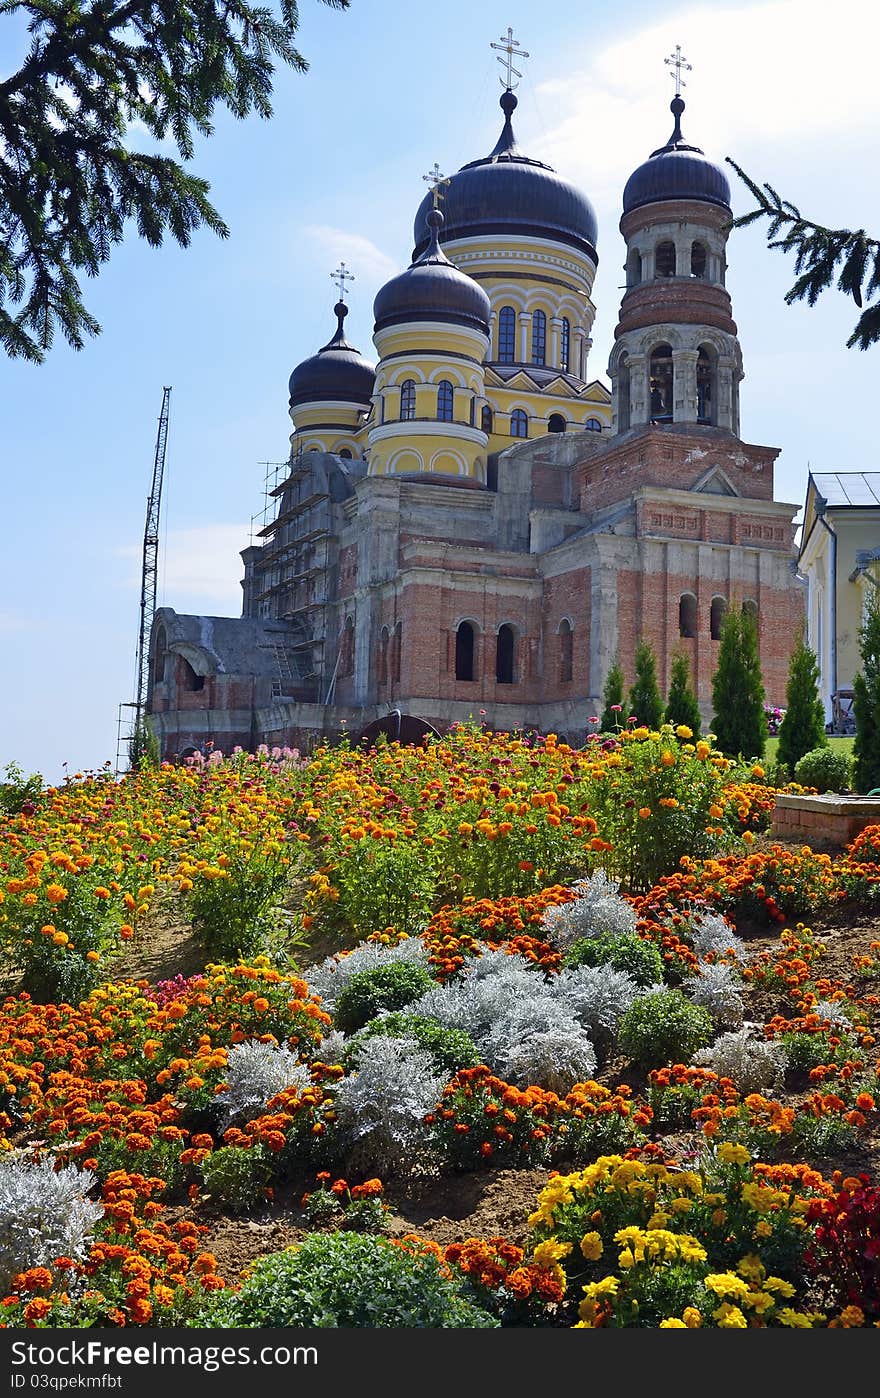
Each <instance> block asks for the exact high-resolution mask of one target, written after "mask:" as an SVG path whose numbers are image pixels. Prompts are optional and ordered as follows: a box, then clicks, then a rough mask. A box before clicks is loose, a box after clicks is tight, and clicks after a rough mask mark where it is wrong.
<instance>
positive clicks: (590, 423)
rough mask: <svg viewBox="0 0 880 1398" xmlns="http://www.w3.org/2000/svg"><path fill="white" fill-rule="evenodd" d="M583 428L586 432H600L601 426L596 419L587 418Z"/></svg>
mask: <svg viewBox="0 0 880 1398" xmlns="http://www.w3.org/2000/svg"><path fill="white" fill-rule="evenodd" d="M584 427H585V428H586V430H587V431H588V432H601V431H602V424H601V422H600V421H599V419H598V418H597V417H588V418H587V420H586V422H585V423H584Z"/></svg>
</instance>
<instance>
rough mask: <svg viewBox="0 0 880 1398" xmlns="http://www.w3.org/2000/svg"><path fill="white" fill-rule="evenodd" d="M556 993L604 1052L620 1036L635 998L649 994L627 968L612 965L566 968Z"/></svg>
mask: <svg viewBox="0 0 880 1398" xmlns="http://www.w3.org/2000/svg"><path fill="white" fill-rule="evenodd" d="M554 989H555V991H556V995H557V997H558V999H559V1001H560V1003H561V1004H562V1005H564V1006H565V1008H566V1009H568V1010H570V1011H571V1013H572V1014H573V1015H574V1016H575V1017H576V1019H578V1020H579V1022H580V1023H581V1024H582V1025H583V1027H584V1029H585V1030H586V1032H587V1034H588V1035H589V1036H590V1038H591V1039H592V1041H593V1043H594V1044H595V1045H596V1046H597V1047H598V1048H599V1049H600V1050H602V1051H603V1052H605V1051H607V1050H608V1049H610V1048H611V1047H612V1046H613V1044H614V1042H615V1040H616V1038H617V1026H618V1024H619V1023H620V1021H621V1019H622V1018H623V1016H624V1014H625V1013H626V1011H627V1010H628V1009H629V1007H630V1005H631V1004H632V1003H633V1001H634V1000H638V999H639V997H640V996H643V995H646V994H648V991H649V990H650V989H651V987H648V989H647V990H646V989H645V987H643V986H638V985H637V984H636V982H635V981H634V980H633V978H632V976H628V975H627V974H626V972H625V971H615V970H614V969H613V967H611V966H607V965H606V966H578V967H576V968H575V969H574V970H570V971H562V972H561V973H560V975H559V977H558V978H557V981H556V984H555V987H554Z"/></svg>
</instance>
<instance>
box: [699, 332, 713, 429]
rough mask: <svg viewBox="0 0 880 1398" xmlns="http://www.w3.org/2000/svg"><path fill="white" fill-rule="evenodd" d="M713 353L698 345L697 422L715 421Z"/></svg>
mask: <svg viewBox="0 0 880 1398" xmlns="http://www.w3.org/2000/svg"><path fill="white" fill-rule="evenodd" d="M715 380H716V374H715V355H714V354H713V353H712V351H710V350H707V349H706V348H705V346H704V345H701V346H700V350H699V354H698V356H697V422H706V423H712V422H714V421H715Z"/></svg>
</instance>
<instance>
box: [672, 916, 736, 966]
mask: <svg viewBox="0 0 880 1398" xmlns="http://www.w3.org/2000/svg"><path fill="white" fill-rule="evenodd" d="M682 930H683V931H685V932H689V933H690V938H691V941H692V943H693V947H694V951H695V952H696V953H697V956H698V957H699V959H700V960H701V961H703V960H704V959H705V958H706V957H707V956H722V955H723V954H724V953H725V952H729V951H733V953H734V955H735V957H736V959H737V961H747V960H748V951H747V949H746V944H745V942H744V941H743V939H742V937H738V936H737V935H736V933H735V932H734V930H733V928H732V927H731V925H730V923H729V922H728V921H727V919H726V918H724V917H722V916H721V914H720V913H696V914H694V916H692V917H691V918H690V919H689V926H688V927H686V928H683V929H682Z"/></svg>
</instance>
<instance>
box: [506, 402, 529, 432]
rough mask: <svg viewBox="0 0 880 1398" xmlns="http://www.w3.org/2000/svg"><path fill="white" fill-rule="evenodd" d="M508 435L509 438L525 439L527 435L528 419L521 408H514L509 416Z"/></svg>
mask: <svg viewBox="0 0 880 1398" xmlns="http://www.w3.org/2000/svg"><path fill="white" fill-rule="evenodd" d="M510 435H511V437H527V436H528V435H529V419H528V417H527V416H526V414H525V413H524V412H523V410H522V408H514V410H513V412H512V413H511V414H510Z"/></svg>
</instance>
